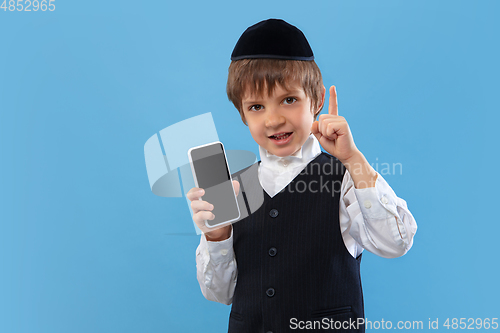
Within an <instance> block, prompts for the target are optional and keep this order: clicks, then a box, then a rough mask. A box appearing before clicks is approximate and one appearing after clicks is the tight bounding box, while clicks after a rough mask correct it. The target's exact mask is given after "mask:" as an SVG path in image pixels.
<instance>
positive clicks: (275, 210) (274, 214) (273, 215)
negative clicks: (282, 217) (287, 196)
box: [269, 208, 278, 217]
mask: <svg viewBox="0 0 500 333" xmlns="http://www.w3.org/2000/svg"><path fill="white" fill-rule="evenodd" d="M269 216H271V217H276V216H278V210H277V209H274V208H273V209H271V211H270V212H269Z"/></svg>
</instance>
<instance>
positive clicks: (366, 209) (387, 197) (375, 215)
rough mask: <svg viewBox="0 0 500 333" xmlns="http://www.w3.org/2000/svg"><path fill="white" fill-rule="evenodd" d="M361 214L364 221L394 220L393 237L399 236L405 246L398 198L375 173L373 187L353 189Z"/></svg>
mask: <svg viewBox="0 0 500 333" xmlns="http://www.w3.org/2000/svg"><path fill="white" fill-rule="evenodd" d="M354 193H355V195H356V198H357V199H358V202H359V206H360V209H361V213H362V214H363V217H364V219H365V220H371V221H375V220H381V219H385V220H388V219H392V218H394V220H393V221H394V222H395V223H394V226H395V227H397V228H394V229H393V230H394V231H393V232H394V236H396V235H397V236H399V237H398V238H400V239H402V240H403V242H404V243H405V244H407V242H408V241H407V234H406V230H405V228H404V225H403V222H402V221H401V218H400V216H399V214H398V211H397V206H398V202H399V200H400V199H399V198H398V196H397V195H396V193H394V190H393V189H392V188H391V187H390V186H389V184H388V183H387V181H386V180H385V179H384V178H383V177H382V176H381V175H380V174H379V173H378V172H377V180H376V182H375V187H368V188H362V189H357V188H355V189H354Z"/></svg>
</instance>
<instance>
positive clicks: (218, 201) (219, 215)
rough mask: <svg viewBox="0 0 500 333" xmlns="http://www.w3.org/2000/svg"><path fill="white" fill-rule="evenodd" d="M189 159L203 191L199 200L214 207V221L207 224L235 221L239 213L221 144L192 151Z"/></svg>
mask: <svg viewBox="0 0 500 333" xmlns="http://www.w3.org/2000/svg"><path fill="white" fill-rule="evenodd" d="M191 159H192V162H193V168H194V172H195V176H196V180H197V182H198V187H200V188H202V189H204V190H205V195H203V197H202V198H201V199H202V200H204V201H207V202H209V203H211V204H212V205H214V209H213V210H212V213H213V214H214V215H215V219H213V220H207V224H208V225H209V226H216V225H218V224H222V223H224V222H228V221H233V220H235V219H237V218H238V217H239V215H240V212H239V209H238V203H237V200H236V197H235V195H234V190H233V184H232V182H231V175H230V173H229V168H228V166H227V161H226V157H225V154H224V148H223V146H222V144H221V143H219V142H216V143H213V144H210V145H207V146H204V147H200V148H195V149H192V150H191Z"/></svg>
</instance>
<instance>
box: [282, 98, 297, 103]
mask: <svg viewBox="0 0 500 333" xmlns="http://www.w3.org/2000/svg"><path fill="white" fill-rule="evenodd" d="M295 101H297V99H296V98H295V97H287V98H285V99H284V100H283V102H284V103H285V104H293V103H295Z"/></svg>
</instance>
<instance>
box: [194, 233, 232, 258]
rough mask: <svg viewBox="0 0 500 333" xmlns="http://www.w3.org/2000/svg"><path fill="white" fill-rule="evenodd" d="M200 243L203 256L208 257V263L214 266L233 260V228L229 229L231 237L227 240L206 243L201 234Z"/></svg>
mask: <svg viewBox="0 0 500 333" xmlns="http://www.w3.org/2000/svg"><path fill="white" fill-rule="evenodd" d="M201 243H202V247H203V248H204V251H206V252H205V256H207V257H210V261H211V262H212V263H213V264H214V265H219V264H222V263H225V262H230V261H231V260H233V259H234V251H233V228H231V236H229V238H228V239H225V240H223V241H220V242H211V241H207V239H206V237H205V234H202V235H201Z"/></svg>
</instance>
